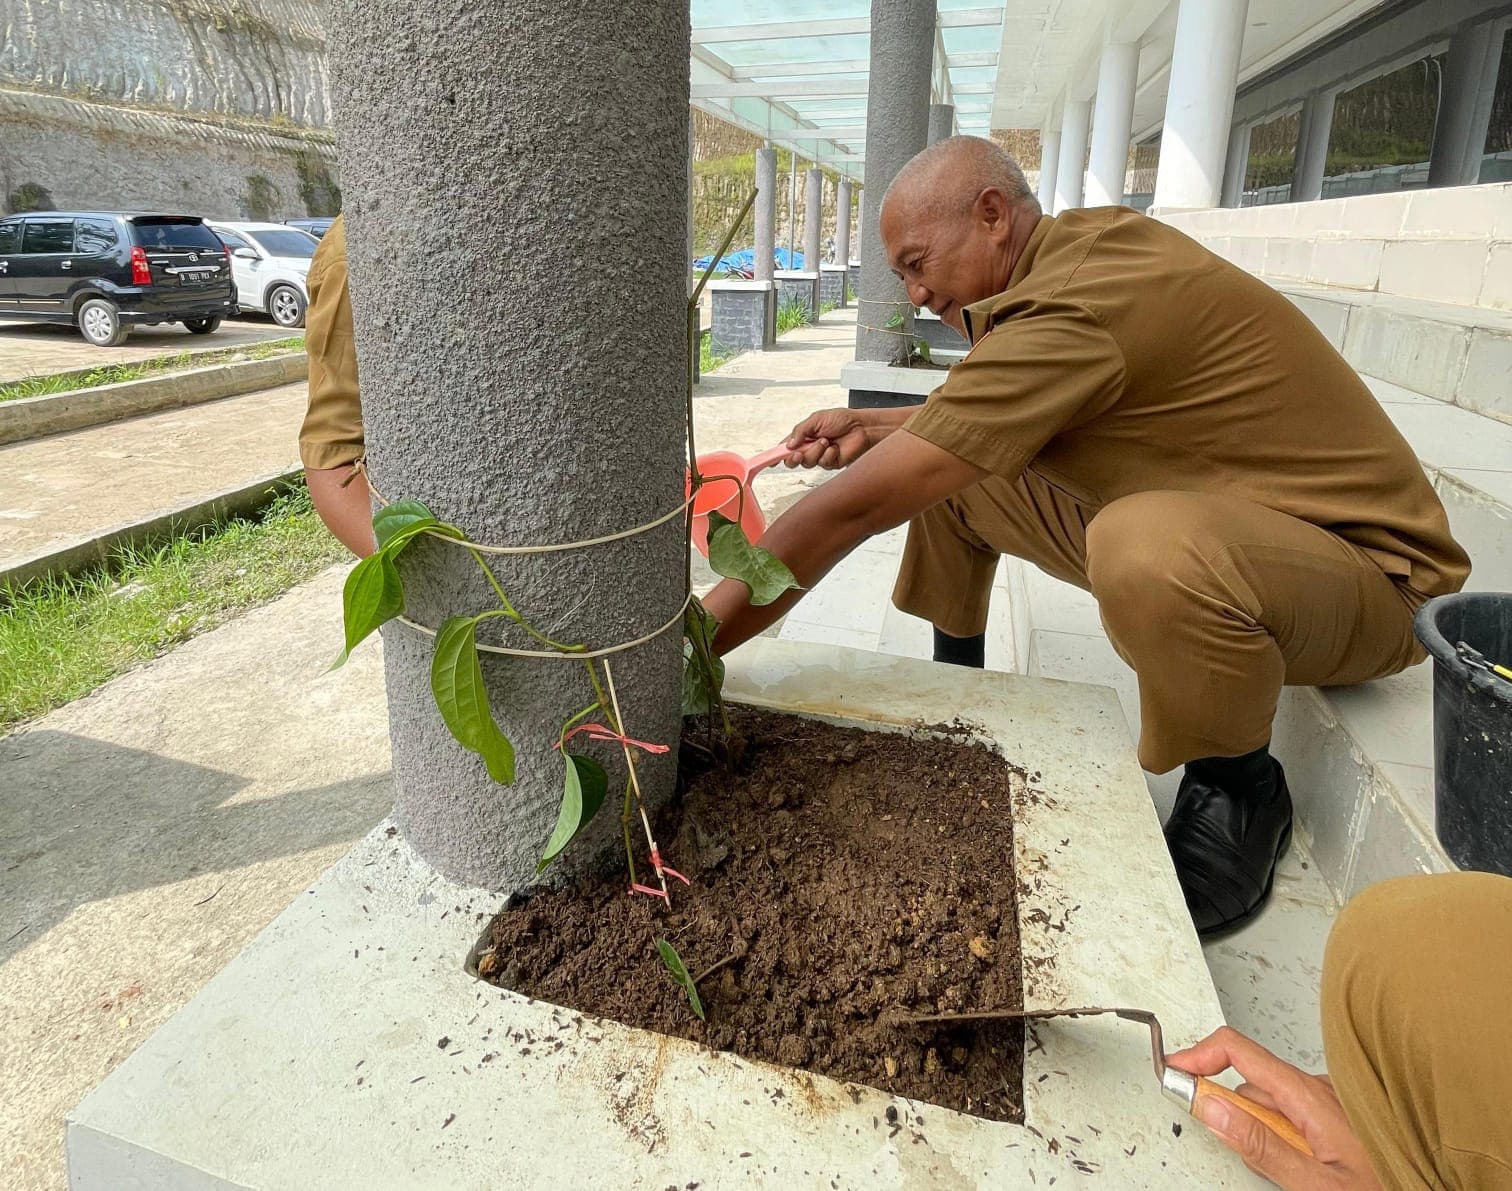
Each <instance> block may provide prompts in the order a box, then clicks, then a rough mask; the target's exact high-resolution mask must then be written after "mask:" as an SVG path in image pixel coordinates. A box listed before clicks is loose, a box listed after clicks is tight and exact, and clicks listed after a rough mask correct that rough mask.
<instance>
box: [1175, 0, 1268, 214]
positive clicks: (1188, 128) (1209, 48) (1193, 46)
mask: <svg viewBox="0 0 1512 1191" xmlns="http://www.w3.org/2000/svg"><path fill="white" fill-rule="evenodd" d="M1248 11H1249V0H1181V8H1180V10H1179V11H1178V12H1177V14H1176V45H1175V49H1174V51H1173V53H1172V55H1171V77H1170V86H1169V90H1168V91H1167V94H1166V111H1165V127H1164V128H1163V129H1162V130H1161V134H1160V168H1159V170H1158V171H1157V173H1156V175H1155V203H1154V205H1155V206H1156V207H1165V208H1175V209H1181V208H1188V209H1190V208H1194V207H1216V206H1217V205H1218V200H1219V198H1220V197H1221V195H1222V191H1223V165H1224V159H1225V157H1226V156H1227V150H1228V142H1229V124H1230V123H1231V122H1232V121H1233V118H1234V90H1235V88H1236V87H1237V86H1238V83H1239V51H1240V49H1241V48H1242V46H1243V44H1244V19H1245V15H1246V13H1248Z"/></svg>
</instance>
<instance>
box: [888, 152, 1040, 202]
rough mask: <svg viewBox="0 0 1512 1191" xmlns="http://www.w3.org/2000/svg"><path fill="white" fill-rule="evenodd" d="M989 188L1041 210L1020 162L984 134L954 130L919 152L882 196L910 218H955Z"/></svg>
mask: <svg viewBox="0 0 1512 1191" xmlns="http://www.w3.org/2000/svg"><path fill="white" fill-rule="evenodd" d="M984 190H997V191H1000V192H1001V193H1002V194H1003V196H1004V197H1005V198H1006V199H1007V200H1008V202H1009V204H1010V205H1012V206H1014V207H1017V208H1020V209H1023V210H1026V211H1028V212H1029V213H1031V214H1033V215H1038V214H1039V200H1038V199H1037V198H1035V196H1034V193H1033V192H1032V191H1031V190H1030V189H1029V183H1028V182H1026V181H1025V180H1024V171H1023V170H1021V169H1019V165H1018V162H1016V161H1014V160H1013V158H1012V157H1010V156H1009V155H1008V154H1007V153H1005V152H1004V151H1003V150H1002V149H1000V148H999V147H998V146H997V145H995V144H993V143H992V142H991V141H989V140H985V139H983V138H982V137H979V136H951V137H946V138H945V139H944V140H942V141H936V142H935V143H934V144H933V145H930V146H929V148H927V149H925V150H924V151H923V152H922V153H918V154H915V155H914V156H913V157H912V158H910V159H909V161H908V164H907V165H905V166H904V167H903V168H902V169H901V170H899V171H898V174H897V176H896V177H895V178H894V179H893V181H892V185H891V186H889V187H888V188H887V192H886V193H885V194H884V195H883V196H882V207H883V209H884V210H885V209H886V208H888V207H889V206H891V207H892V208H893V209H894V211H895V212H896V213H897V215H899V216H900V217H901V218H902V219H903V220H905V221H906V222H908V223H921V222H934V221H935V220H939V219H942V218H943V219H947V220H952V219H955V218H958V217H961V216H964V215H966V214H968V213H969V212H970V211H971V209H972V206H973V205H974V204H975V203H976V200H977V197H978V196H979V195H980V194H981V193H982V192H983V191H984Z"/></svg>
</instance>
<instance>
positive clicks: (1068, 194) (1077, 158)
mask: <svg viewBox="0 0 1512 1191" xmlns="http://www.w3.org/2000/svg"><path fill="white" fill-rule="evenodd" d="M1091 119H1092V103H1091V101H1090V100H1086V99H1068V100H1066V114H1065V116H1064V117H1062V119H1061V140H1060V161H1059V162H1057V163H1056V166H1055V211H1056V214H1059V213H1060V212H1062V211H1064V210H1066V209H1067V208H1070V207H1080V206H1081V205H1082V179H1083V178H1084V176H1085V174H1086V170H1087V125H1088V123H1089V122H1090V121H1091Z"/></svg>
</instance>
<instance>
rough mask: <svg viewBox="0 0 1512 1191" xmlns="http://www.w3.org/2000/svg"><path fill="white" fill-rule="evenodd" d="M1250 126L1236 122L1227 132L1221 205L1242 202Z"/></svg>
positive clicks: (1247, 163) (1247, 170)
mask: <svg viewBox="0 0 1512 1191" xmlns="http://www.w3.org/2000/svg"><path fill="white" fill-rule="evenodd" d="M1249 146H1250V126H1249V125H1248V124H1237V125H1235V126H1234V128H1233V130H1232V131H1231V132H1230V133H1229V143H1228V158H1227V162H1226V164H1225V165H1224V167H1223V195H1222V199H1221V201H1222V205H1223V206H1225V207H1238V206H1240V205H1241V204H1242V203H1243V202H1244V177H1245V175H1246V174H1247V173H1248V172H1249Z"/></svg>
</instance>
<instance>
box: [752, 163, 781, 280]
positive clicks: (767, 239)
mask: <svg viewBox="0 0 1512 1191" xmlns="http://www.w3.org/2000/svg"><path fill="white" fill-rule="evenodd" d="M776 251H777V150H776V149H757V150H756V274H755V276H756V280H757V281H770V280H772V268H773V265H772V254H773V253H774V252H776Z"/></svg>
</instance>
